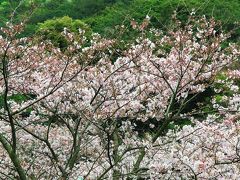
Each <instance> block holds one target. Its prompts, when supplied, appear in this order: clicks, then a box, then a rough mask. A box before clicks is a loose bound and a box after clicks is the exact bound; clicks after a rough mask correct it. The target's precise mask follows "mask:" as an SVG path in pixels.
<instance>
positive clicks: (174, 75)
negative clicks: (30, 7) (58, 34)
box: [0, 15, 239, 179]
mask: <svg viewBox="0 0 240 180" xmlns="http://www.w3.org/2000/svg"><path fill="white" fill-rule="evenodd" d="M149 20H150V18H149V17H147V18H146V19H145V20H144V21H143V23H142V24H141V25H138V24H137V23H135V22H132V23H131V24H132V26H133V28H134V29H138V30H139V31H140V32H141V33H140V35H139V37H138V38H137V39H136V41H135V42H131V43H128V44H125V46H126V48H125V50H123V51H120V49H118V48H117V44H118V41H117V40H116V39H112V40H110V39H105V38H102V37H101V36H100V35H98V34H93V35H92V38H91V40H87V38H85V36H84V31H83V30H79V34H74V33H70V32H68V31H67V29H65V31H64V32H63V35H64V36H65V37H66V39H67V40H68V41H69V43H68V44H69V46H68V47H67V48H66V50H64V51H63V50H60V49H58V48H56V47H54V46H53V45H52V44H51V42H46V41H45V42H39V40H38V41H36V40H35V39H31V38H21V39H19V38H18V36H17V35H18V33H20V32H21V30H22V28H23V25H22V24H20V25H12V24H8V25H7V27H6V28H2V29H1V34H2V36H1V37H0V45H1V46H0V47H1V48H0V58H1V76H0V84H1V89H0V91H1V95H2V96H1V97H2V99H1V101H2V104H1V110H0V117H1V121H0V123H1V128H0V142H1V146H0V151H1V156H0V158H1V166H0V177H2V178H5V179H6V178H8V179H16V178H18V179H60V178H62V179H77V178H79V177H83V178H86V179H105V178H108V179H120V178H123V179H127V178H136V179H137V178H146V177H149V178H152V179H159V178H160V179H161V178H162V179H169V178H170V179H171V178H176V177H183V178H195V179H197V178H207V177H213V178H217V177H225V178H232V179H234V178H235V179H237V178H239V177H238V174H239V168H238V166H237V164H236V163H237V162H239V152H238V151H239V150H238V146H239V142H238V141H239V138H238V132H239V125H238V122H237V121H236V120H235V121H232V120H231V119H230V120H229V118H230V117H233V116H231V115H234V117H236V114H234V113H232V114H231V111H229V109H227V110H224V111H223V110H222V109H219V107H220V105H218V106H217V107H218V108H217V109H216V111H215V112H220V114H221V120H222V121H219V122H217V120H218V116H217V114H219V113H216V114H215V115H212V116H211V115H209V116H208V118H207V119H206V120H204V121H203V122H199V121H198V120H197V119H195V118H194V116H193V114H194V113H196V112H195V111H194V112H187V113H186V106H187V105H189V104H190V103H191V102H192V101H193V100H194V98H195V97H197V96H198V95H199V94H200V93H202V92H204V91H205V90H206V89H207V88H209V87H210V86H212V85H213V83H214V82H215V79H216V76H217V75H218V74H219V73H221V72H222V71H223V70H225V69H226V68H227V67H228V66H229V65H231V64H232V62H234V61H236V60H237V59H238V58H239V49H238V47H237V46H236V45H234V44H230V45H229V46H227V47H225V46H224V47H223V46H222V44H223V43H225V41H226V39H227V37H228V35H225V34H223V33H222V32H221V31H220V30H219V29H217V28H218V27H219V24H218V23H216V22H215V21H214V20H213V19H211V20H210V21H208V20H207V19H206V18H205V17H201V18H196V17H194V16H193V15H191V16H190V17H189V19H188V21H187V22H186V23H185V24H184V23H181V22H179V21H178V20H176V21H175V24H174V26H172V27H171V28H170V29H169V31H168V32H162V31H160V30H159V29H150V30H149V29H147V26H148V23H149ZM235 74H237V71H234V72H233V73H229V78H231V77H232V76H234V75H235ZM234 77H236V75H235V76H234ZM235 89H236V88H235ZM16 96H20V97H21V98H22V100H20V101H19V100H16V98H14V97H16ZM237 97H238V94H237V93H236V94H235V95H234V97H233V98H232V99H231V98H230V100H229V102H228V103H227V106H228V107H229V108H230V107H232V106H231V105H232V104H236V99H237ZM213 104H216V102H214V99H213ZM237 107H238V106H237ZM238 108H239V107H238ZM199 113H202V112H200V111H199ZM222 114H223V115H222ZM183 118H188V119H191V120H193V123H194V126H190V125H188V126H184V127H183V128H181V127H179V128H175V129H174V130H168V126H169V125H170V124H174V123H175V122H176V121H181V120H182V119H183ZM151 119H154V120H155V121H156V122H157V123H156V125H154V124H151V123H150V120H151ZM224 119H225V121H223V120H224ZM139 122H140V123H146V122H147V124H148V125H149V126H150V128H152V129H153V131H152V133H150V132H148V133H145V135H144V137H141V136H140V135H139V132H138V131H137V130H136V124H137V123H139ZM154 126H155V127H154ZM230 138H231V140H229V139H230Z"/></svg>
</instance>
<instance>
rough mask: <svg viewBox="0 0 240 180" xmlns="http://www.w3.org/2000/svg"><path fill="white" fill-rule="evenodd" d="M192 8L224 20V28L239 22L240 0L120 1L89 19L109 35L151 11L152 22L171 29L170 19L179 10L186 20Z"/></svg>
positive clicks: (179, 14)
mask: <svg viewBox="0 0 240 180" xmlns="http://www.w3.org/2000/svg"><path fill="white" fill-rule="evenodd" d="M192 9H195V11H197V14H199V15H206V16H207V17H214V18H216V19H218V20H221V21H222V22H223V25H224V28H225V29H227V30H228V31H229V30H232V29H234V28H235V26H236V25H234V23H235V21H239V19H240V11H239V9H240V2H239V1H238V0H228V1H225V0H211V1H209V0H203V1H200V0H188V1H185V0H148V1H146V0H133V1H132V2H130V3H128V4H126V3H117V4H115V5H114V6H112V7H108V8H106V9H105V10H104V11H103V12H102V13H101V14H99V15H96V16H94V17H90V18H87V19H86V20H85V22H86V23H87V24H89V25H91V27H92V29H93V31H96V32H100V33H103V34H108V33H109V29H112V28H113V27H114V26H115V25H117V24H121V23H123V22H124V20H126V24H129V21H130V20H132V19H135V20H136V21H142V20H143V19H144V17H145V16H146V15H147V14H148V15H149V16H150V17H151V25H152V26H154V27H158V28H161V29H164V28H167V26H168V25H169V21H170V19H171V16H172V14H173V11H174V10H176V12H177V14H178V18H179V19H181V20H184V19H186V17H187V16H188V15H189V14H190V12H191V11H192ZM239 35H240V32H239V30H238V31H237V32H236V33H235V34H234V35H233V39H236V38H239Z"/></svg>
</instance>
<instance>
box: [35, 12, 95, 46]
mask: <svg viewBox="0 0 240 180" xmlns="http://www.w3.org/2000/svg"><path fill="white" fill-rule="evenodd" d="M64 28H67V29H68V30H69V31H70V32H75V33H78V30H79V29H82V30H84V31H85V32H86V35H89V34H91V29H90V28H89V27H88V26H87V25H86V24H85V23H84V22H82V21H81V20H73V19H72V18H70V17H68V16H64V17H62V18H54V19H50V20H47V21H45V22H44V23H40V24H39V27H38V29H37V34H38V35H39V36H41V37H42V38H43V39H44V40H51V41H52V43H53V44H54V45H55V46H57V47H59V48H61V49H63V48H66V47H67V45H68V42H67V40H66V39H65V37H64V36H63V35H62V32H63V30H64Z"/></svg>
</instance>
